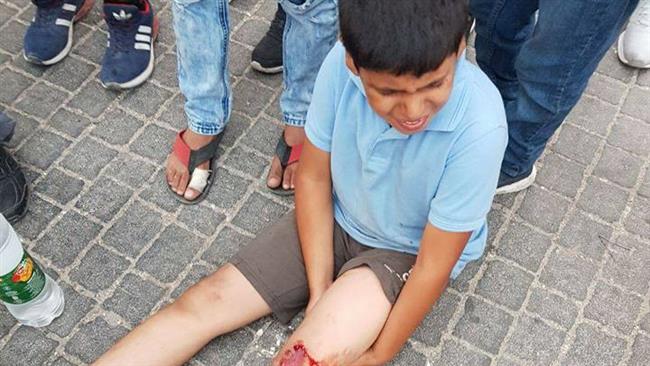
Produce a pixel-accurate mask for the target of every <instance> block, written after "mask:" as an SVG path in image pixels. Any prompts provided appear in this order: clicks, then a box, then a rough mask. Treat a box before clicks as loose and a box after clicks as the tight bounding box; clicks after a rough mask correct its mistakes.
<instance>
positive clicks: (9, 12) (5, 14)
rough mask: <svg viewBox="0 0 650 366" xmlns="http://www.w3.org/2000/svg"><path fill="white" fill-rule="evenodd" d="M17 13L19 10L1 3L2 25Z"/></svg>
mask: <svg viewBox="0 0 650 366" xmlns="http://www.w3.org/2000/svg"><path fill="white" fill-rule="evenodd" d="M16 13H18V11H16V10H14V9H12V8H10V7H8V6H6V5H3V4H0V26H1V25H3V24H5V23H6V22H7V21H8V20H9V19H11V17H13V16H14V15H16Z"/></svg>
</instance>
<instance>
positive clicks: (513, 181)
mask: <svg viewBox="0 0 650 366" xmlns="http://www.w3.org/2000/svg"><path fill="white" fill-rule="evenodd" d="M535 177H537V168H535V166H534V165H533V167H532V168H531V169H530V170H529V171H527V172H525V173H523V174H520V175H518V176H516V177H510V176H508V175H506V174H504V173H503V172H502V173H501V174H500V175H499V183H498V184H497V191H496V194H506V193H515V192H519V191H523V190H524V189H526V188H528V187H530V186H531V185H532V184H533V182H535Z"/></svg>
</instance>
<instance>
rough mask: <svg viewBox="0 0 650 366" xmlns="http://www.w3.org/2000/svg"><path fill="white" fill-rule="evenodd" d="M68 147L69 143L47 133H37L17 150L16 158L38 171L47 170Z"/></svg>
mask: <svg viewBox="0 0 650 366" xmlns="http://www.w3.org/2000/svg"><path fill="white" fill-rule="evenodd" d="M68 146H70V141H68V140H66V139H64V138H63V137H61V136H59V135H55V134H53V133H51V132H48V131H42V130H41V131H38V132H37V133H36V134H35V135H34V136H32V137H31V138H30V139H29V140H27V142H25V144H24V145H23V146H22V147H21V148H20V150H18V153H17V154H16V157H17V159H18V160H19V161H25V162H27V163H29V164H32V165H34V166H36V167H37V168H40V169H47V168H48V167H49V166H50V165H52V163H54V161H55V160H56V159H58V158H59V156H61V153H62V152H63V150H65V149H66V148H67V147H68Z"/></svg>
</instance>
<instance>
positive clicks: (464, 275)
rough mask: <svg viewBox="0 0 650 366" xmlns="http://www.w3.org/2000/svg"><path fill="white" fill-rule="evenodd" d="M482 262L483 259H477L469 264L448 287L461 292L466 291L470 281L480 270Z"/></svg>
mask: <svg viewBox="0 0 650 366" xmlns="http://www.w3.org/2000/svg"><path fill="white" fill-rule="evenodd" d="M482 261H483V257H482V258H479V259H478V260H475V261H472V262H469V263H468V264H467V265H466V266H465V268H464V269H463V271H462V272H460V275H458V277H457V278H455V279H452V280H451V282H450V284H449V286H451V287H452V288H454V289H456V290H458V291H461V292H465V291H467V290H468V288H469V283H470V281H471V280H473V279H474V277H476V274H477V273H478V270H479V269H480V268H481V263H482Z"/></svg>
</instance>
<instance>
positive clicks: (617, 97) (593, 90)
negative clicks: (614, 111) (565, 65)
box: [585, 73, 627, 105]
mask: <svg viewBox="0 0 650 366" xmlns="http://www.w3.org/2000/svg"><path fill="white" fill-rule="evenodd" d="M626 90H627V88H626V85H625V84H624V83H622V82H620V81H619V80H614V79H611V78H608V77H605V76H603V75H602V74H598V73H595V74H593V75H592V76H591V79H589V84H588V85H587V90H586V91H585V92H586V93H588V94H592V95H596V96H598V97H600V98H602V99H603V100H605V101H607V102H609V103H611V104H614V105H616V104H618V103H619V102H620V101H621V98H622V97H623V94H625V91H626Z"/></svg>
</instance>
